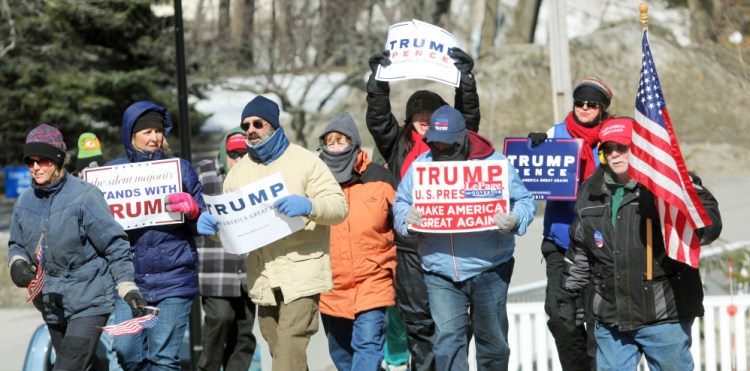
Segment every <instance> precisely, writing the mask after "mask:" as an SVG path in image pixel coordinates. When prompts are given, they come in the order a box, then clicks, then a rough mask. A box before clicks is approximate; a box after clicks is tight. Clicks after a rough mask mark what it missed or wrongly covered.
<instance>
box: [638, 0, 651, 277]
mask: <svg viewBox="0 0 750 371" xmlns="http://www.w3.org/2000/svg"><path fill="white" fill-rule="evenodd" d="M638 10H639V11H640V12H641V26H642V27H643V30H644V31H648V4H646V3H641V4H640V5H639V6H638ZM653 278H654V223H653V222H652V221H651V218H646V280H647V281H651V280H652V279H653Z"/></svg>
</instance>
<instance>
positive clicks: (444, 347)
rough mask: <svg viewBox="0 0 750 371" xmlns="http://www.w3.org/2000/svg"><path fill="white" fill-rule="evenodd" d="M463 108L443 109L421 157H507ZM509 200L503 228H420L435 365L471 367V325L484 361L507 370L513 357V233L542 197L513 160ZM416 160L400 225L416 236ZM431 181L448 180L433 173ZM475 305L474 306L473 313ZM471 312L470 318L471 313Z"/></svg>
mask: <svg viewBox="0 0 750 371" xmlns="http://www.w3.org/2000/svg"><path fill="white" fill-rule="evenodd" d="M470 133H471V132H469V131H468V130H467V128H466V124H465V122H464V118H463V116H462V115H461V112H459V111H457V110H456V109H454V108H451V107H449V106H443V107H440V108H438V109H437V110H436V111H435V112H434V113H433V114H432V117H431V119H430V128H429V130H428V131H427V133H425V136H424V141H425V143H427V145H428V146H429V148H430V150H429V152H427V153H425V154H422V155H420V156H419V157H417V158H416V159H415V160H414V161H415V163H417V162H437V161H455V162H458V163H457V165H458V164H460V162H464V161H487V160H504V159H506V158H505V156H503V155H502V154H500V153H499V152H497V151H495V150H494V148H492V143H490V141H489V140H487V139H485V138H483V137H481V136H479V135H477V134H473V135H472V134H470ZM507 169H508V172H509V174H508V179H509V184H508V185H507V186H506V187H507V188H506V189H508V191H509V193H510V194H509V198H510V204H509V206H508V209H507V210H506V211H507V212H506V211H502V210H501V211H499V212H497V213H496V214H495V216H494V223H495V225H496V226H497V229H496V230H485V231H476V232H464V233H420V234H419V238H418V239H417V241H418V249H419V256H420V257H421V261H422V268H423V269H424V271H425V274H424V280H425V284H426V286H427V293H428V297H429V303H430V310H431V311H432V318H433V319H434V321H435V328H436V332H435V343H434V347H433V353H434V354H435V368H436V369H437V370H468V359H467V356H468V339H467V338H466V332H467V329H468V327H469V326H471V330H472V332H473V333H474V337H475V338H476V348H477V366H478V367H479V368H480V369H483V370H506V369H507V368H508V361H509V359H510V347H509V345H508V342H507V340H506V339H507V338H508V318H507V312H506V299H507V292H508V285H509V284H510V278H511V274H512V273H513V264H514V258H513V250H514V249H515V237H514V235H519V236H520V235H523V234H524V233H526V229H527V227H528V226H529V224H531V221H532V220H533V219H534V213H535V212H536V203H535V202H534V198H533V197H532V195H531V193H530V192H529V191H528V190H527V189H526V187H524V185H523V183H522V182H521V179H520V177H519V176H518V174H517V172H516V170H515V169H514V168H513V167H512V166H511V165H508V168H507ZM414 174H415V172H414V166H411V167H410V168H409V170H408V171H407V172H406V176H404V178H403V179H402V180H401V184H400V185H399V187H398V192H397V193H396V201H395V204H394V214H395V227H394V229H396V231H397V232H398V233H400V234H401V235H404V236H414V235H415V233H414V232H412V231H411V230H410V226H411V225H422V214H421V212H420V211H419V210H418V209H416V208H415V207H414V206H413V205H414V196H413V189H414V183H415V181H416V180H415V179H414ZM430 179H431V180H430V181H431V182H446V183H447V182H449V180H448V179H447V178H446V177H443V178H441V177H440V176H437V177H430ZM469 308H471V313H469ZM469 315H471V320H470V319H469Z"/></svg>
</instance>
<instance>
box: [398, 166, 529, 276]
mask: <svg viewBox="0 0 750 371" xmlns="http://www.w3.org/2000/svg"><path fill="white" fill-rule="evenodd" d="M505 159H506V157H505V156H503V155H502V154H500V153H498V152H494V151H493V153H492V155H490V156H489V157H487V158H485V159H483V160H472V161H484V160H505ZM422 161H425V162H432V152H426V153H423V154H422V155H420V156H419V157H417V158H416V160H414V162H415V163H416V162H422ZM508 170H509V171H508V181H509V182H510V186H509V189H510V210H511V211H513V212H514V213H515V214H516V217H517V218H518V223H517V224H516V227H515V228H513V230H512V233H508V234H502V233H500V232H499V231H497V230H489V231H479V232H465V233H420V234H419V241H418V250H419V256H420V257H421V258H422V268H424V270H425V271H428V272H432V273H435V274H438V275H441V276H443V277H445V278H448V279H451V280H453V281H454V282H462V281H465V280H468V279H469V278H472V277H474V276H476V275H478V274H479V273H482V272H484V271H487V270H490V269H492V268H495V267H497V266H499V265H501V264H503V263H505V262H507V261H508V260H510V258H512V257H513V251H514V250H515V247H516V240H515V236H514V234H516V235H519V236H522V235H523V234H525V233H526V229H527V228H528V226H529V224H531V222H532V221H533V220H534V213H535V212H536V203H535V202H534V198H533V197H532V195H531V192H529V191H528V190H527V189H526V187H525V186H524V185H523V183H522V182H521V178H520V177H519V176H518V173H517V172H516V169H515V168H513V166H509V168H508ZM413 172H414V166H413V164H412V166H410V167H409V170H408V171H407V172H406V175H405V176H404V178H403V179H401V183H400V184H399V186H398V191H397V192H396V200H395V202H394V205H393V214H394V217H395V223H394V229H395V230H396V231H397V232H398V233H401V234H402V235H407V234H408V233H410V232H409V231H408V230H407V228H406V226H407V223H406V213H407V212H408V211H409V209H410V208H411V206H412V205H413V204H414V201H413V199H412V190H413V188H414V185H413V180H412V177H413V175H412V173H413Z"/></svg>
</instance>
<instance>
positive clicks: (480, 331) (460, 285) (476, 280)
mask: <svg viewBox="0 0 750 371" xmlns="http://www.w3.org/2000/svg"><path fill="white" fill-rule="evenodd" d="M514 263H515V260H514V259H513V258H511V260H509V261H507V262H505V263H503V264H501V265H500V266H498V267H495V268H493V269H490V270H487V271H484V272H482V273H480V274H478V275H476V276H474V277H472V278H469V279H468V280H466V281H462V282H453V281H452V280H450V279H448V278H445V277H442V276H439V275H436V274H433V273H429V272H425V275H424V278H425V284H426V285H427V294H428V295H429V298H430V308H431V311H432V319H433V320H434V321H435V329H436V331H435V345H434V348H433V353H434V354H435V366H436V367H435V368H436V369H437V370H450V371H453V370H468V369H469V361H468V341H467V338H466V331H467V330H468V326H469V322H470V321H469V315H471V329H472V331H473V333H474V338H475V341H476V347H477V366H478V368H479V369H480V370H507V369H508V361H509V359H510V347H509V346H508V312H507V309H506V300H507V294H508V285H509V284H510V277H511V275H512V274H513V265H514ZM470 308H471V313H469V309H470Z"/></svg>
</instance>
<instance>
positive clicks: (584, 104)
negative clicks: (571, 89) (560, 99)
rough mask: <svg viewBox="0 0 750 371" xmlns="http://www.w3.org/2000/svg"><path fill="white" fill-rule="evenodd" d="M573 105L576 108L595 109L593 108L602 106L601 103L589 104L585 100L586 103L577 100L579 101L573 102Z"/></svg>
mask: <svg viewBox="0 0 750 371" xmlns="http://www.w3.org/2000/svg"><path fill="white" fill-rule="evenodd" d="M573 104H575V106H576V107H578V108H583V106H588V107H589V108H592V109H593V108H599V107H600V106H601V104H599V103H596V102H587V101H585V100H584V101H581V100H577V101H575V102H573Z"/></svg>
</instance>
